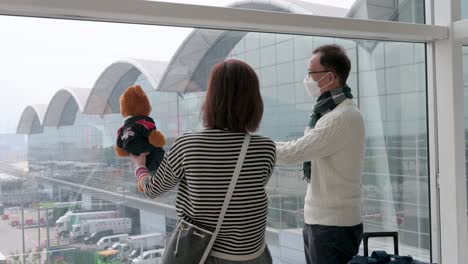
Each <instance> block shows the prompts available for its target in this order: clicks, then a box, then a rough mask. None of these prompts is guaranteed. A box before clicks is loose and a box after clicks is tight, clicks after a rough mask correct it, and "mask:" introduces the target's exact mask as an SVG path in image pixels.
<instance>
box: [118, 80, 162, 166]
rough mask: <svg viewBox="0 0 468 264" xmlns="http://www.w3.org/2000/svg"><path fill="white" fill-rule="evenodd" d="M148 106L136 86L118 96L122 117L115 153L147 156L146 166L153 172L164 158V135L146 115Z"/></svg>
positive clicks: (145, 98)
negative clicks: (122, 121)
mask: <svg viewBox="0 0 468 264" xmlns="http://www.w3.org/2000/svg"><path fill="white" fill-rule="evenodd" d="M150 112H151V104H150V102H149V100H148V97H147V96H146V94H145V92H144V91H143V89H142V88H141V86H139V85H135V86H130V87H128V88H127V89H126V90H125V91H124V93H123V94H122V95H121V96H120V113H121V114H122V116H123V117H124V118H125V121H124V124H123V126H121V127H120V128H119V130H118V132H117V144H116V146H115V152H116V153H117V155H118V156H120V157H127V156H129V154H133V155H140V154H141V153H144V152H149V154H148V155H147V156H146V167H147V168H148V170H150V171H156V170H157V169H158V167H159V165H160V164H161V162H162V160H163V158H164V153H165V152H164V149H163V148H162V147H164V145H165V144H166V139H165V137H164V135H163V134H162V133H161V132H160V131H159V130H157V129H156V124H155V122H154V120H153V119H152V118H151V117H149V116H148V115H149V114H150Z"/></svg>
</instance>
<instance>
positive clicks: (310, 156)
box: [276, 99, 365, 226]
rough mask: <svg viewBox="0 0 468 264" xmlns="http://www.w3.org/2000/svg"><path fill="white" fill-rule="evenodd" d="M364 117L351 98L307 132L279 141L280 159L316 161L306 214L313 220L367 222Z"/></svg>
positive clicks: (331, 223) (344, 223) (349, 223)
mask: <svg viewBox="0 0 468 264" xmlns="http://www.w3.org/2000/svg"><path fill="white" fill-rule="evenodd" d="M364 137H365V134H364V122H363V118H362V115H361V113H360V112H359V109H358V108H357V106H356V104H355V103H354V102H353V101H352V100H350V99H346V100H345V101H343V102H342V103H341V104H339V105H338V106H337V107H336V108H335V109H333V110H332V111H331V112H329V113H327V114H325V115H324V116H323V117H322V118H320V119H319V120H318V122H317V124H316V126H315V128H313V129H309V128H306V130H305V132H304V136H303V137H302V138H300V139H298V140H294V141H289V142H277V143H276V144H277V146H276V151H277V154H276V159H277V163H278V164H298V163H302V162H304V161H309V160H311V161H312V176H311V180H310V184H309V185H308V187H307V194H306V197H305V205H304V218H305V222H306V223H307V224H319V225H328V226H353V225H357V224H359V223H361V177H362V176H361V173H362V165H363V159H364V148H365V147H364V145H365V141H364Z"/></svg>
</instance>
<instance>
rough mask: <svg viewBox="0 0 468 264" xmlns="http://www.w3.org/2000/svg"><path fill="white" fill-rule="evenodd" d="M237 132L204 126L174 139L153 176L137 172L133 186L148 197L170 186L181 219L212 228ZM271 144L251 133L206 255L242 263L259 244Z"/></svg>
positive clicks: (236, 153)
mask: <svg viewBox="0 0 468 264" xmlns="http://www.w3.org/2000/svg"><path fill="white" fill-rule="evenodd" d="M243 140H244V134H243V133H235V132H229V131H225V130H219V129H207V130H202V131H200V132H194V133H187V134H184V135H182V136H181V137H179V138H178V139H177V140H176V142H175V143H174V145H173V146H172V148H171V150H170V152H168V153H167V154H166V156H165V158H164V160H163V161H162V163H161V165H160V167H159V169H158V171H157V172H156V173H155V174H154V175H150V174H148V172H147V171H146V170H144V169H139V170H137V177H138V178H139V186H140V188H141V189H142V190H143V191H144V192H145V193H146V195H147V196H148V197H150V198H156V197H157V196H158V195H160V194H162V193H164V192H167V191H169V190H171V189H172V188H174V187H175V186H176V185H177V183H179V190H178V193H177V199H176V208H177V214H178V216H179V217H180V218H181V219H184V220H186V221H188V222H191V223H195V224H197V225H199V226H201V227H204V228H207V229H209V230H212V231H214V229H215V227H216V223H217V220H218V216H219V213H220V211H221V207H222V205H223V201H224V198H225V196H226V192H227V189H228V187H229V183H230V181H231V178H232V175H233V173H234V168H235V166H236V163H237V160H238V157H239V153H240V150H241V148H242V143H243ZM275 153H276V147H275V144H274V142H273V141H272V140H271V139H269V138H267V137H263V136H259V135H252V137H251V140H250V144H249V147H248V149H247V154H246V157H245V160H244V163H243V166H242V170H241V173H240V175H239V179H238V182H237V184H236V188H235V190H234V193H233V196H232V198H231V201H230V204H229V207H228V210H227V212H226V216H225V218H224V221H223V224H222V227H221V230H220V232H219V234H218V237H217V238H216V241H215V243H214V246H213V249H212V253H211V255H213V256H215V257H219V258H222V259H227V260H233V261H242V260H250V259H254V258H256V257H257V256H259V255H261V254H262V253H263V251H264V248H265V228H266V217H267V196H266V192H265V186H266V184H267V182H268V180H269V178H270V176H271V174H272V171H273V166H274V164H275V157H276V154H275Z"/></svg>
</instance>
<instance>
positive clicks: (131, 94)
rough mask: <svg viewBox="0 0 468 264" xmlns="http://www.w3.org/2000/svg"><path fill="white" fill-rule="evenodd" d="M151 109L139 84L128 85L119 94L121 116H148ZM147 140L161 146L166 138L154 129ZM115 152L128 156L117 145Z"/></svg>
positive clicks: (121, 155)
mask: <svg viewBox="0 0 468 264" xmlns="http://www.w3.org/2000/svg"><path fill="white" fill-rule="evenodd" d="M151 109H152V108H151V104H150V101H149V99H148V96H146V93H145V92H144V91H143V89H142V88H141V87H140V86H139V85H135V86H130V87H128V88H127V89H126V90H125V92H124V93H123V94H122V95H121V96H120V113H121V114H122V116H123V117H128V116H148V115H149V114H150V113H151ZM148 142H149V143H150V144H151V145H153V146H155V147H159V148H162V147H163V146H164V145H166V138H165V137H164V135H163V134H162V133H161V132H160V131H159V130H154V131H153V132H151V134H150V135H149V137H148ZM115 152H116V153H117V155H118V156H120V157H126V156H128V153H127V152H126V151H125V150H123V149H122V148H120V147H118V146H115Z"/></svg>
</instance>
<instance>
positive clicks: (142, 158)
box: [130, 152, 149, 168]
mask: <svg viewBox="0 0 468 264" xmlns="http://www.w3.org/2000/svg"><path fill="white" fill-rule="evenodd" d="M148 154H149V152H144V153H141V154H140V155H139V156H136V155H133V154H130V159H131V160H132V163H133V165H135V167H136V168H140V167H145V166H146V156H147V155H148Z"/></svg>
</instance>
